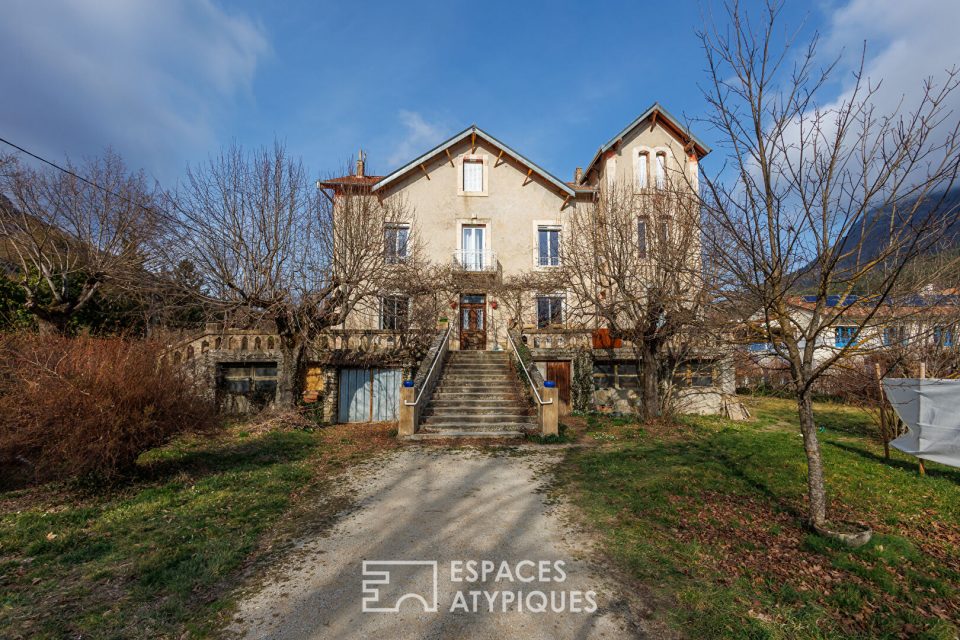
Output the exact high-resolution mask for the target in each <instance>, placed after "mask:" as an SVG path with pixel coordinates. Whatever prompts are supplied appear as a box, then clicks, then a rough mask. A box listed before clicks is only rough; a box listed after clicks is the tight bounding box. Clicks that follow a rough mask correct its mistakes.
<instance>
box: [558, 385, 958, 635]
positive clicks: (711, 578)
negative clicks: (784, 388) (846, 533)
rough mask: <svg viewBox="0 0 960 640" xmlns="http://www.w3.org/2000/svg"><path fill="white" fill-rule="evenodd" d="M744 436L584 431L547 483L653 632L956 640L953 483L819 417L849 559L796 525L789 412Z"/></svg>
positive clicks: (611, 425) (760, 420)
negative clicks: (866, 529)
mask: <svg viewBox="0 0 960 640" xmlns="http://www.w3.org/2000/svg"><path fill="white" fill-rule="evenodd" d="M751 409H752V410H753V413H754V415H755V417H754V418H753V419H752V420H751V421H749V422H746V423H735V422H731V421H728V420H723V419H718V418H695V417H686V418H680V419H677V420H675V421H672V422H668V421H664V422H663V423H659V424H653V425H638V424H635V423H633V422H632V421H630V420H626V419H622V418H621V419H614V418H601V417H596V416H590V417H588V418H587V419H586V420H585V422H584V424H582V425H581V427H580V428H579V429H578V431H580V432H581V436H580V437H581V441H585V442H591V443H593V444H595V445H596V446H591V447H581V448H577V449H574V450H571V451H570V452H569V454H568V455H569V458H568V460H567V464H565V465H563V466H562V468H561V471H560V478H559V479H560V482H561V486H563V487H564V490H565V491H567V492H568V493H569V494H570V495H571V496H572V499H573V500H574V502H575V503H576V504H578V505H579V506H580V507H581V510H582V513H583V514H585V518H586V520H587V524H588V525H589V526H592V527H594V528H595V529H596V531H597V533H598V535H599V536H600V537H601V539H602V540H603V541H604V543H605V549H606V553H607V554H608V555H609V557H610V559H611V561H612V564H613V565H614V566H617V567H620V568H621V569H622V570H623V571H624V572H625V573H626V574H627V577H628V578H629V579H632V580H634V581H636V583H637V586H638V587H639V588H642V589H644V590H645V591H648V592H649V596H650V598H651V599H652V600H653V601H659V600H661V599H662V600H664V601H666V602H668V603H669V605H668V606H663V607H660V609H659V610H660V613H659V614H657V615H659V616H661V617H665V618H667V619H669V621H670V622H671V623H672V624H674V625H675V626H677V627H678V628H679V629H681V630H682V631H683V632H684V633H685V634H686V635H688V636H689V637H692V638H942V639H948V638H949V639H953V638H956V637H957V633H958V627H957V622H956V621H957V620H960V470H957V469H951V468H949V467H945V466H941V465H936V464H929V465H928V475H927V477H919V476H918V474H917V472H916V463H915V461H914V460H913V459H912V458H909V457H907V456H905V455H902V454H899V453H898V452H896V453H894V454H893V455H892V458H891V460H889V461H887V460H884V459H883V453H882V447H881V446H880V445H879V444H878V443H876V442H875V441H873V440H871V439H870V437H869V436H868V435H867V434H869V433H871V432H872V431H875V429H874V428H873V427H872V426H871V424H870V422H869V417H868V416H866V414H864V413H862V412H860V411H858V410H855V409H851V408H848V407H844V406H842V405H836V404H826V403H819V404H817V405H816V417H817V422H818V424H819V425H820V426H821V427H822V430H821V433H820V437H821V443H822V448H823V456H824V459H825V464H826V468H827V486H828V492H829V498H830V509H831V513H832V514H834V515H835V516H837V517H841V518H843V519H848V520H856V521H862V522H865V523H867V524H869V525H870V526H872V527H873V529H874V539H873V540H872V541H871V542H870V543H869V544H868V545H866V546H864V547H862V548H860V549H857V550H849V549H846V548H844V547H842V546H841V545H839V544H837V543H834V542H832V541H830V540H827V539H825V538H822V537H820V536H817V535H815V534H813V533H811V532H809V531H808V530H807V529H806V528H805V527H804V525H803V519H804V513H805V495H804V492H805V486H806V485H805V482H806V468H805V461H804V456H803V450H802V443H801V438H800V435H799V429H798V427H797V423H796V415H795V413H794V412H793V405H792V403H790V402H789V401H786V400H779V399H773V398H767V399H757V400H755V401H753V403H752V406H751Z"/></svg>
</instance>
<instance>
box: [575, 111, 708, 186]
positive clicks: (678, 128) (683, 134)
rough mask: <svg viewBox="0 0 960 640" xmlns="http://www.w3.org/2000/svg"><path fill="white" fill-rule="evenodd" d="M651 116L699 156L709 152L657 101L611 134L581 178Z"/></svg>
mask: <svg viewBox="0 0 960 640" xmlns="http://www.w3.org/2000/svg"><path fill="white" fill-rule="evenodd" d="M651 116H655V117H658V118H659V119H660V121H662V122H664V123H665V124H666V125H667V126H666V127H665V128H666V129H667V130H668V131H670V132H671V133H673V134H674V135H675V136H677V137H678V138H679V139H680V140H681V141H682V142H683V143H684V144H686V143H690V144H692V145H693V147H694V149H695V150H696V151H697V153H698V154H699V155H700V157H703V156H705V155H707V154H708V153H710V151H711V149H710V147H708V146H707V145H706V144H704V142H703V141H702V140H700V138H698V137H697V136H695V135H694V134H693V132H692V131H690V129H688V128H687V127H685V126H684V125H682V124H681V123H680V121H679V120H677V119H676V118H674V117H673V116H672V115H671V114H670V113H669V112H668V111H667V110H666V109H664V108H663V107H661V106H660V103H659V102H654V103H653V104H652V105H651V106H650V107H648V108H647V110H646V111H644V112H643V113H641V114H640V115H639V116H637V118H636V119H634V121H633V122H631V123H630V124H628V125H627V126H626V127H624V128H623V130H622V131H620V133H618V134H617V135H615V136H613V137H612V138H611V139H610V140H609V141H608V142H607V143H606V144H605V145H603V146H602V147H600V149H599V150H598V151H597V153H596V155H594V156H593V159H592V160H591V161H590V164H588V165H587V170H586V171H584V172H583V180H584V181H585V180H586V179H587V176H589V175H590V172H591V171H592V170H593V169H594V167H595V166H596V164H597V162H598V161H599V160H600V158H601V157H603V154H605V153H606V152H607V151H609V150H610V149H611V148H612V147H614V146H616V144H617V143H618V142H620V141H621V140H623V139H624V138H625V137H627V136H628V135H629V134H630V132H631V131H633V130H634V129H636V128H637V127H639V126H640V123H641V122H643V121H644V120H646V119H647V118H649V117H651Z"/></svg>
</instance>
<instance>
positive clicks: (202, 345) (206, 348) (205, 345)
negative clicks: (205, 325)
mask: <svg viewBox="0 0 960 640" xmlns="http://www.w3.org/2000/svg"><path fill="white" fill-rule="evenodd" d="M209 350H210V343H209V342H207V341H206V340H204V341H203V342H201V343H200V353H206V352H207V351H209Z"/></svg>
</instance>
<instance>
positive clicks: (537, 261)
mask: <svg viewBox="0 0 960 640" xmlns="http://www.w3.org/2000/svg"><path fill="white" fill-rule="evenodd" d="M533 266H535V267H559V266H560V254H559V253H554V254H552V255H551V254H550V252H549V251H540V248H539V247H537V248H534V250H533Z"/></svg>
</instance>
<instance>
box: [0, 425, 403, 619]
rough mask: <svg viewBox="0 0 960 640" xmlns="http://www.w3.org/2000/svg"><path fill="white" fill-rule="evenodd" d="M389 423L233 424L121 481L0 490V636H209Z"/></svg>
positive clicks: (326, 514) (320, 511) (380, 441)
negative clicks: (246, 584)
mask: <svg viewBox="0 0 960 640" xmlns="http://www.w3.org/2000/svg"><path fill="white" fill-rule="evenodd" d="M391 428H392V425H386V424H380V425H339V426H335V427H330V428H326V429H321V430H317V431H314V432H308V431H302V430H296V429H290V428H283V427H282V426H281V427H280V428H276V429H268V430H260V431H255V430H251V429H250V427H249V426H245V425H236V426H233V427H230V428H229V429H228V430H227V431H226V432H225V433H224V434H223V435H222V436H220V437H217V438H215V439H199V438H188V439H181V440H178V441H177V442H175V443H173V444H171V445H169V446H167V447H163V448H161V449H157V450H154V451H151V452H148V453H147V454H145V455H144V456H143V457H142V458H141V460H140V461H139V466H140V476H139V477H138V478H137V479H136V480H134V481H130V482H129V483H128V484H126V485H124V486H116V487H111V488H109V489H102V488H99V489H98V488H90V487H79V486H77V485H74V484H62V483H61V484H55V483H50V484H45V485H41V486H36V487H31V488H28V489H22V490H18V491H8V492H4V493H0V576H2V577H0V636H2V637H5V638H64V637H83V638H181V637H183V636H184V633H187V635H188V636H189V637H203V636H206V635H209V634H210V633H212V632H213V630H214V629H215V628H216V626H217V617H218V613H220V612H223V611H224V610H225V609H228V608H229V607H230V606H231V604H232V603H231V601H230V598H229V597H228V594H229V593H230V591H231V590H232V589H233V588H234V587H235V586H236V585H237V584H238V583H239V581H240V578H241V575H242V572H243V569H244V567H247V566H250V565H251V564H252V563H256V562H258V561H262V560H263V559H264V558H265V557H269V556H270V554H271V553H273V552H275V551H276V550H277V549H279V548H282V547H283V546H284V542H286V541H289V540H290V539H292V538H293V537H294V536H296V535H302V533H303V531H302V529H300V528H299V525H301V524H302V523H305V522H311V523H315V524H318V523H323V522H324V521H325V519H328V518H330V517H332V516H333V515H334V514H335V513H336V512H337V511H339V510H340V509H341V508H343V507H344V498H343V494H342V492H339V491H337V490H336V489H337V487H335V486H334V484H333V482H332V478H333V477H334V476H335V475H336V474H337V473H338V472H339V471H341V470H342V469H343V468H345V467H346V466H348V465H351V464H354V463H356V462H358V461H361V460H363V459H366V458H368V457H370V456H371V455H373V454H375V453H377V452H379V451H383V450H384V449H387V448H390V447H393V446H395V445H394V442H395V438H393V437H392V434H391V431H390V430H391ZM294 513H296V514H297V517H296V523H297V527H294V526H285V524H287V523H285V519H287V520H289V519H291V514H294ZM289 524H292V523H289Z"/></svg>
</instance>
